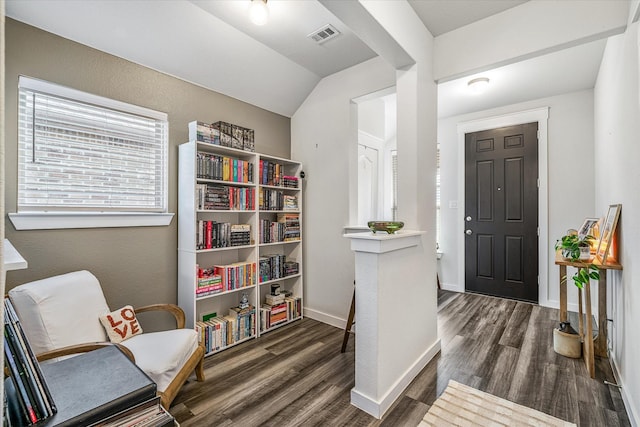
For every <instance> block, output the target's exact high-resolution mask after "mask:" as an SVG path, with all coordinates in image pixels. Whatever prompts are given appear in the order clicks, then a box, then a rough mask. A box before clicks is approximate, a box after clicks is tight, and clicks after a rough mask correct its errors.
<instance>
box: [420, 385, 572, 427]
mask: <svg viewBox="0 0 640 427" xmlns="http://www.w3.org/2000/svg"><path fill="white" fill-rule="evenodd" d="M427 426H437V427H440V426H465V427H467V426H469V427H473V426H482V427H488V426H509V427H514V426H539V427H542V426H563V427H569V426H574V427H575V424H573V423H569V422H567V421H563V420H561V419H558V418H555V417H552V416H551V415H547V414H545V413H543V412H540V411H536V410H535V409H531V408H527V407H526V406H522V405H518V404H517V403H513V402H510V401H508V400H505V399H502V398H500V397H497V396H494V395H492V394H489V393H485V392H483V391H480V390H476V389H475V388H472V387H469V386H466V385H464V384H460V383H458V382H455V381H453V380H450V381H449V384H448V385H447V388H446V389H445V390H444V393H442V395H441V396H440V397H439V398H438V399H437V400H436V401H435V402H433V405H432V406H431V408H430V409H429V412H427V414H426V415H425V416H424V418H423V419H422V421H421V422H420V424H419V425H418V427H427Z"/></svg>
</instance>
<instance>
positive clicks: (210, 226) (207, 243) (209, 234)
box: [205, 221, 213, 249]
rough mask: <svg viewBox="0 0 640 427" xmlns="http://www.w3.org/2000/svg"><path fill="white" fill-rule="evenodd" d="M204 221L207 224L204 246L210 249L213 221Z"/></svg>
mask: <svg viewBox="0 0 640 427" xmlns="http://www.w3.org/2000/svg"><path fill="white" fill-rule="evenodd" d="M205 222H206V224H207V234H206V236H207V239H206V246H207V249H211V247H212V244H213V221H205Z"/></svg>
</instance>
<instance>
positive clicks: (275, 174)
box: [258, 160, 298, 188]
mask: <svg viewBox="0 0 640 427" xmlns="http://www.w3.org/2000/svg"><path fill="white" fill-rule="evenodd" d="M258 166H259V174H258V176H259V182H260V185H273V186H276V187H287V188H298V177H295V176H291V175H285V174H284V169H285V167H284V165H283V164H281V163H278V162H273V161H269V160H260V162H259V164H258Z"/></svg>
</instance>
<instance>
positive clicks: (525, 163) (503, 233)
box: [465, 123, 538, 302]
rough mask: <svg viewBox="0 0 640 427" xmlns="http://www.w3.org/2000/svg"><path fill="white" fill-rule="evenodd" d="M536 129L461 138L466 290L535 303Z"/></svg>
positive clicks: (531, 125)
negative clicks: (463, 177) (463, 179)
mask: <svg viewBox="0 0 640 427" xmlns="http://www.w3.org/2000/svg"><path fill="white" fill-rule="evenodd" d="M537 131H538V123H528V124H523V125H515V126H508V127H504V128H500V129H492V130H486V131H480V132H474V133H468V134H466V135H465V211H466V212H465V234H466V236H465V288H466V290H467V291H470V292H478V293H482V294H487V295H494V296H500V297H506V298H514V299H519V300H525V301H532V302H538V137H537Z"/></svg>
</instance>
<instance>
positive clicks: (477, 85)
mask: <svg viewBox="0 0 640 427" xmlns="http://www.w3.org/2000/svg"><path fill="white" fill-rule="evenodd" d="M467 86H468V87H469V90H470V91H471V93H474V94H477V93H482V92H484V91H485V90H486V89H487V86H489V79H488V78H486V77H478V78H476V79H472V80H469V82H468V83H467Z"/></svg>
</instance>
